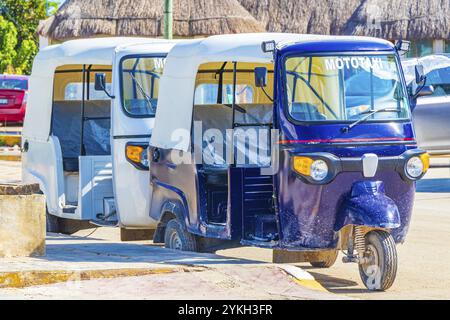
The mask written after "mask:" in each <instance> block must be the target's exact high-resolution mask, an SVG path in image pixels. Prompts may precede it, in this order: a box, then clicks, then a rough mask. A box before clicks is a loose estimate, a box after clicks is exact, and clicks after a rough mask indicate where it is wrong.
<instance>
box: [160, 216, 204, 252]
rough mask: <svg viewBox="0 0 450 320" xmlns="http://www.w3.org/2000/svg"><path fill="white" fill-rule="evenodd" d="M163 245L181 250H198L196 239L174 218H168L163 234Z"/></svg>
mask: <svg viewBox="0 0 450 320" xmlns="http://www.w3.org/2000/svg"><path fill="white" fill-rule="evenodd" d="M164 243H165V247H166V248H168V249H174V250H181V251H198V244H197V239H196V238H195V236H194V235H193V234H191V233H189V232H188V231H187V230H185V229H184V228H183V227H182V226H181V224H180V223H179V222H178V221H177V220H176V219H172V220H170V221H169V222H168V223H167V225H166V231H165V235H164Z"/></svg>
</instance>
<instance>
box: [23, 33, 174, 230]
mask: <svg viewBox="0 0 450 320" xmlns="http://www.w3.org/2000/svg"><path fill="white" fill-rule="evenodd" d="M174 44H175V42H174V41H167V40H161V39H141V38H102V39H98V38H97V39H86V40H73V41H68V42H65V43H63V44H59V45H54V46H50V47H47V48H45V49H43V50H41V51H40V52H39V53H38V55H37V56H36V59H35V61H34V65H33V71H32V75H31V78H30V97H29V105H28V108H27V114H26V117H25V122H24V129H23V138H22V149H23V156H22V163H23V164H22V166H23V171H22V172H23V173H22V176H23V177H22V178H23V181H24V182H37V183H39V185H40V187H41V190H42V192H43V193H44V194H45V195H46V198H47V230H48V231H50V232H67V233H71V232H73V231H76V229H78V228H79V227H80V225H85V223H80V222H77V221H85V222H90V223H92V224H95V225H100V226H120V227H121V228H131V229H152V228H154V227H155V226H154V224H155V223H156V222H155V221H154V220H153V219H151V218H150V217H149V214H148V212H149V200H148V199H149V194H150V193H151V191H150V189H149V185H148V180H149V171H148V163H147V159H146V155H147V152H146V149H147V146H148V141H149V137H150V135H151V132H152V128H153V125H154V115H155V111H156V102H157V98H158V88H159V79H160V76H161V75H162V70H163V66H164V60H165V56H166V55H167V53H168V52H169V51H170V49H171V48H172V46H173V45H174ZM73 222H76V223H73ZM71 223H72V224H71ZM63 225H64V227H62V226H63ZM68 225H69V226H70V225H72V227H69V229H71V230H70V231H68V230H67V226H68ZM74 225H75V226H77V227H76V228H75V230H74V228H73V226H74Z"/></svg>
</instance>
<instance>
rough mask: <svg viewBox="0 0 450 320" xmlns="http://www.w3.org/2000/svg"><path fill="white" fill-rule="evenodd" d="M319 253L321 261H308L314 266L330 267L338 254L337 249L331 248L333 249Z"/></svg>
mask: <svg viewBox="0 0 450 320" xmlns="http://www.w3.org/2000/svg"><path fill="white" fill-rule="evenodd" d="M321 255H322V256H323V260H322V261H315V262H310V264H311V265H312V266H313V267H314V268H330V267H332V266H333V265H334V263H335V262H336V259H337V256H338V251H337V250H333V251H330V252H327V253H322V254H321Z"/></svg>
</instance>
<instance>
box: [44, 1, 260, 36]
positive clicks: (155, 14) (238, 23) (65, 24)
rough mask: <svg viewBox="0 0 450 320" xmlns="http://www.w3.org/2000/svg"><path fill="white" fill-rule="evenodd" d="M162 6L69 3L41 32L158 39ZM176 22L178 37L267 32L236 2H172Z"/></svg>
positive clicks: (111, 2)
mask: <svg viewBox="0 0 450 320" xmlns="http://www.w3.org/2000/svg"><path fill="white" fill-rule="evenodd" d="M163 6H164V1H163V0H94V1H92V0H66V2H65V3H64V4H63V5H62V6H61V7H60V8H59V10H58V11H57V13H56V14H55V15H54V16H52V17H50V18H48V19H47V20H45V21H43V22H42V23H41V24H40V26H39V28H38V33H39V34H40V35H42V36H45V37H49V38H52V39H56V40H67V39H73V38H83V37H92V36H150V37H158V36H162V35H163V28H164V17H163V11H164V10H163ZM173 22H174V23H173V34H174V36H176V37H177V36H178V37H195V36H207V35H213V34H222V33H241V32H262V31H264V28H263V27H262V25H261V24H260V23H258V22H257V21H256V20H255V18H253V17H252V16H251V15H250V14H249V13H248V12H247V10H245V9H244V8H243V7H242V6H241V5H240V4H239V2H237V0H173Z"/></svg>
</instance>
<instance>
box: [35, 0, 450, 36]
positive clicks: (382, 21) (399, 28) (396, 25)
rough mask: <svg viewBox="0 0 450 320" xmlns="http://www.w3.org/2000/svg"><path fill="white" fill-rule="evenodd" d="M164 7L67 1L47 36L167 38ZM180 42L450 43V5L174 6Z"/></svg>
mask: <svg viewBox="0 0 450 320" xmlns="http://www.w3.org/2000/svg"><path fill="white" fill-rule="evenodd" d="M163 6H164V0H66V2H65V3H64V4H63V5H62V7H61V8H60V9H59V10H58V11H57V13H56V15H55V16H53V17H51V18H49V19H47V20H45V21H44V22H43V23H41V25H40V27H39V30H38V32H39V34H41V35H43V36H46V37H49V38H52V39H57V40H66V39H71V38H81V37H92V36H134V35H135V36H151V37H155V36H162V33H163ZM173 18H174V26H173V31H174V36H178V37H195V36H207V35H213V34H222V33H241V32H261V31H265V30H267V31H273V32H294V33H316V34H336V35H366V36H376V37H381V38H385V39H400V38H402V39H414V40H415V39H450V0H389V1H386V0H173Z"/></svg>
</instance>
